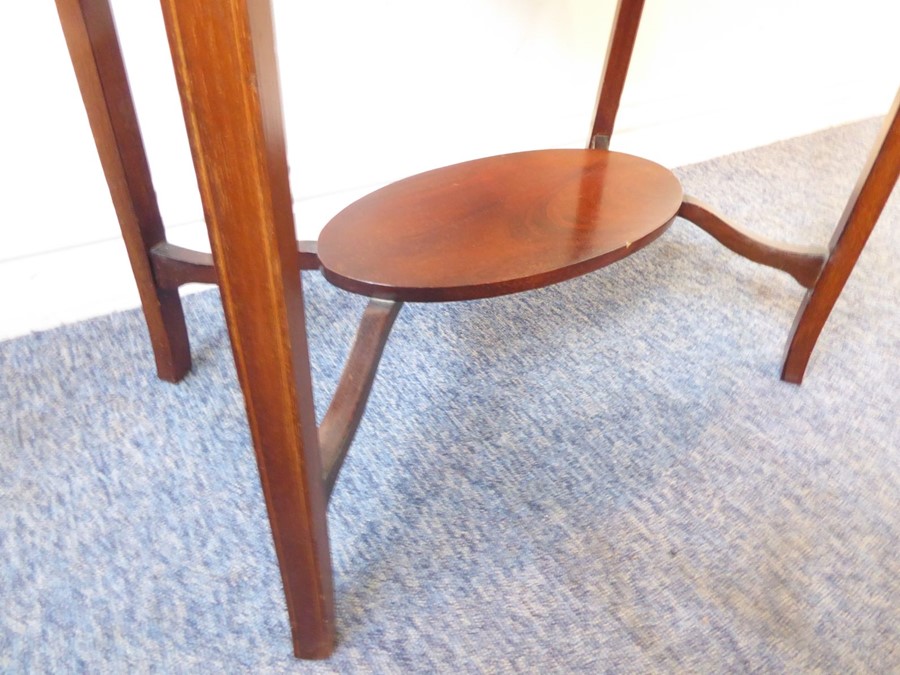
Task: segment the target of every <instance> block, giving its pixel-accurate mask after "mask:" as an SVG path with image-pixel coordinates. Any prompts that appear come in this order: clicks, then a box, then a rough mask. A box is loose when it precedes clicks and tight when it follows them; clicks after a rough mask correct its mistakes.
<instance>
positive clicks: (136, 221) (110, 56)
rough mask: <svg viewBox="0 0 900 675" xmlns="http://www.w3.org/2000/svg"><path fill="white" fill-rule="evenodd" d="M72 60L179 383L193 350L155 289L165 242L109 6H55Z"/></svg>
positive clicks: (151, 326)
mask: <svg viewBox="0 0 900 675" xmlns="http://www.w3.org/2000/svg"><path fill="white" fill-rule="evenodd" d="M56 9H57V12H58V13H59V20H60V23H61V25H62V29H63V34H64V35H65V38H66V44H67V45H68V48H69V56H70V57H71V59H72V65H73V67H74V69H75V76H76V78H77V80H78V86H79V89H80V90H81V98H82V100H83V101H84V107H85V110H86V111H87V115H88V121H89V122H90V125H91V132H92V133H93V136H94V142H95V144H96V146H97V153H98V154H99V156H100V163H101V165H102V166H103V173H104V174H105V176H106V182H107V185H108V186H109V191H110V195H111V196H112V201H113V206H114V207H115V210H116V216H117V218H118V220H119V227H120V229H121V230H122V237H123V239H124V240H125V248H126V249H127V250H128V258H129V260H130V262H131V269H132V271H133V272H134V278H135V282H136V283H137V287H138V293H139V294H140V297H141V306H142V307H143V310H144V317H145V318H146V321H147V328H148V331H149V333H150V342H151V344H152V345H153V356H154V358H155V359H156V372H157V374H158V375H159V377H160V378H161V379H163V380H167V381H169V382H177V381H178V380H180V379H181V378H183V377H184V376H185V375H186V374H187V373H188V371H189V370H190V369H191V352H190V346H189V344H188V334H187V328H186V327H185V323H184V312H183V311H182V308H181V299H180V298H179V296H178V291H177V290H176V289H170V288H164V287H161V286H159V285H158V284H157V283H156V279H155V277H154V274H153V269H152V263H151V251H152V250H153V248H154V247H155V246H158V245H160V244H164V243H165V241H166V235H165V231H164V229H163V223H162V218H161V217H160V214H159V207H158V206H157V202H156V193H155V192H154V190H153V182H152V181H151V178H150V169H149V166H148V164H147V157H146V154H145V152H144V143H143V140H142V138H141V132H140V128H139V127H138V120H137V115H136V114H135V110H134V102H133V100H132V97H131V90H130V88H129V86H128V79H127V77H126V74H125V66H124V63H123V61H122V52H121V49H120V47H119V39H118V36H117V34H116V27H115V23H114V22H113V16H112V12H111V11H110V7H109V1H108V0H56Z"/></svg>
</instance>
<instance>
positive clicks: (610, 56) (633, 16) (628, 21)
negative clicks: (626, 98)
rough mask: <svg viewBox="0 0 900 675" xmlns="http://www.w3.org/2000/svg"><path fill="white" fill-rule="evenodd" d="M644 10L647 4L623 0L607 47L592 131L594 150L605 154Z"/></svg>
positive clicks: (635, 0)
mask: <svg viewBox="0 0 900 675" xmlns="http://www.w3.org/2000/svg"><path fill="white" fill-rule="evenodd" d="M643 10H644V0H619V3H618V4H617V5H616V14H615V17H614V18H613V24H612V33H611V34H610V38H609V44H608V45H607V47H606V61H605V63H604V65H603V75H602V76H601V78H600V88H599V90H598V92H597V104H596V106H595V111H594V124H593V126H592V128H591V140H590V147H591V148H597V149H601V150H605V149H607V148H609V141H610V139H611V138H612V132H613V128H614V127H615V125H616V115H617V114H618V112H619V101H620V100H621V99H622V90H623V89H624V88H625V77H626V76H627V75H628V66H629V64H630V63H631V55H632V53H633V52H634V43H635V40H636V39H637V32H638V27H639V26H640V23H641V14H642V13H643Z"/></svg>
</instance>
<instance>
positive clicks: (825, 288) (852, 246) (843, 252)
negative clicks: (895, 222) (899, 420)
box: [781, 91, 900, 384]
mask: <svg viewBox="0 0 900 675" xmlns="http://www.w3.org/2000/svg"><path fill="white" fill-rule="evenodd" d="M898 174H900V91H898V92H897V96H896V98H895V99H894V104H893V105H892V106H891V110H890V112H889V113H888V116H887V119H886V121H885V124H884V128H883V129H882V131H881V135H880V136H879V138H878V140H877V142H876V143H875V145H874V146H873V148H872V152H871V154H870V155H869V160H868V162H867V163H866V166H865V168H864V169H863V171H862V173H861V174H860V176H859V180H858V181H857V183H856V187H855V188H854V190H853V193H852V194H851V196H850V200H849V201H848V202H847V207H846V208H845V209H844V214H843V215H842V216H841V219H840V221H839V222H838V226H837V228H836V229H835V233H834V236H833V238H832V240H831V244H830V245H829V249H830V253H829V255H828V259H827V261H826V262H825V266H824V267H823V268H822V272H821V274H820V275H819V278H818V279H817V280H816V283H815V284H814V285H813V287H812V288H810V290H809V291H808V292H807V293H806V297H804V299H803V304H802V305H801V306H800V311H799V312H798V313H797V317H796V318H795V319H794V325H793V327H792V328H791V334H790V337H789V338H788V344H787V349H786V353H785V357H784V365H783V368H782V371H781V379H782V380H784V381H786V382H793V383H795V384H800V383H801V382H802V381H803V375H804V373H805V372H806V366H807V364H808V363H809V357H810V355H811V354H812V350H813V348H814V347H815V346H816V341H817V340H818V339H819V334H820V333H821V332H822V328H823V327H824V326H825V322H826V321H827V320H828V315H829V314H831V310H832V308H833V307H834V303H835V302H836V301H837V299H838V296H839V295H840V294H841V291H842V290H843V288H844V284H845V283H846V282H847V279H848V277H849V276H850V273H851V272H852V271H853V267H854V265H856V261H857V260H858V259H859V255H860V253H862V250H863V247H864V246H865V245H866V241H867V240H868V238H869V235H870V234H871V233H872V228H874V227H875V223H876V221H877V220H878V217H879V216H880V215H881V211H882V209H883V208H884V205H885V203H886V202H887V200H888V197H890V195H891V191H892V190H893V188H894V185H895V184H896V183H897V177H898Z"/></svg>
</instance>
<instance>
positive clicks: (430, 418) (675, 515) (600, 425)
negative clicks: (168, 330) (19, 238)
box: [0, 122, 900, 673]
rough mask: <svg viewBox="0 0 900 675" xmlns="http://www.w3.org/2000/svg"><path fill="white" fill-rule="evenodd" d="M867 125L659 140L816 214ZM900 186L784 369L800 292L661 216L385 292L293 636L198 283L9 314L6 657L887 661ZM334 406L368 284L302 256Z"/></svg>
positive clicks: (723, 184)
mask: <svg viewBox="0 0 900 675" xmlns="http://www.w3.org/2000/svg"><path fill="white" fill-rule="evenodd" d="M876 130H877V123H875V122H865V123H860V124H855V125H850V126H846V127H841V128H838V129H833V130H828V131H824V132H821V133H818V134H814V135H812V136H809V137H804V138H799V139H794V140H791V141H788V142H784V143H779V144H776V145H773V146H769V147H766V148H761V149H758V150H753V151H750V152H746V153H741V154H738V155H733V156H729V157H725V158H721V159H717V160H714V161H710V162H705V163H702V164H698V165H695V166H690V167H686V168H683V169H681V170H679V171H678V173H679V175H680V177H681V178H682V180H683V182H684V184H685V186H686V191H687V192H689V193H691V194H694V195H695V196H697V197H700V198H705V199H707V200H708V201H710V202H711V203H713V204H715V205H716V206H717V207H719V208H720V209H721V210H722V211H724V212H725V213H727V214H729V215H731V216H733V217H734V218H735V219H736V220H737V221H738V222H742V223H746V224H747V225H748V226H750V227H752V229H754V230H755V231H757V232H759V233H761V234H763V235H767V236H772V237H778V238H781V239H785V240H791V241H795V242H798V243H811V242H818V243H823V244H824V243H825V242H827V241H828V239H829V237H830V232H831V229H832V227H833V225H834V222H835V220H836V219H837V217H838V216H839V215H840V212H841V211H842V208H843V203H844V200H845V199H846V196H847V195H848V194H849V192H850V190H851V188H852V185H853V183H854V181H855V177H856V173H857V171H858V170H859V168H860V166H861V165H862V163H863V160H864V158H865V154H866V151H867V148H868V145H869V143H871V141H872V139H873V137H874V135H875V132H876ZM898 257H900V204H898V199H896V198H895V199H893V200H892V202H891V203H890V204H889V207H888V210H887V211H886V213H885V217H884V219H883V221H882V222H881V223H880V224H879V226H878V227H877V228H876V229H875V232H874V234H873V236H872V239H871V241H870V243H869V246H868V247H867V249H866V251H865V252H864V254H863V256H862V258H861V260H860V263H859V265H858V267H857V269H856V271H855V273H854V275H853V277H852V278H851V280H850V283H849V284H848V286H847V289H846V291H845V293H844V295H843V297H842V299H841V300H840V302H839V303H838V305H837V308H836V309H835V311H834V314H833V316H832V318H831V321H830V323H829V324H828V326H827V327H826V329H825V331H824V333H823V336H822V339H821V340H820V342H819V346H818V349H817V351H816V352H815V354H814V357H813V360H812V363H811V367H810V371H809V374H808V376H807V381H806V383H805V384H804V385H803V386H802V387H799V388H798V387H795V386H793V385H788V384H784V383H782V382H780V381H779V380H778V372H779V366H780V359H781V354H782V349H783V345H784V341H785V338H786V336H787V333H788V329H789V327H790V324H791V321H792V320H793V316H794V313H795V311H796V309H797V307H798V304H799V302H800V299H801V297H802V289H801V288H800V287H799V286H798V285H797V284H796V283H794V282H793V280H792V279H790V278H789V277H787V275H784V274H781V273H779V272H776V271H773V270H770V269H766V268H762V267H758V266H756V265H754V264H752V263H749V262H746V261H744V260H742V259H740V258H738V257H737V256H735V255H733V254H731V253H730V252H728V251H727V250H725V249H723V248H722V247H720V246H719V245H718V244H717V243H715V242H714V241H713V240H712V239H710V238H709V237H708V236H706V235H705V234H703V233H702V232H700V231H699V230H697V229H695V228H693V226H691V225H689V224H687V223H684V222H681V221H678V222H677V223H676V224H675V225H674V226H673V228H672V230H671V231H670V232H669V233H668V234H666V235H665V236H664V237H663V238H662V239H661V240H660V241H659V242H658V243H656V244H654V245H652V246H650V247H649V248H648V249H647V250H645V251H642V252H641V253H639V254H638V255H635V256H632V257H630V258H628V259H627V260H625V261H623V262H621V263H617V264H616V265H613V266H612V267H609V268H607V269H604V270H601V271H600V272H598V273H595V274H592V275H589V276H587V277H584V278H581V279H578V280H575V281H571V282H566V283H564V284H560V285H558V286H555V287H552V288H547V289H543V290H540V291H534V292H530V293H526V294H522V295H519V296H514V297H507V298H502V299H498V300H490V301H477V302H470V303H461V304H449V305H410V306H407V307H405V308H404V309H403V311H402V313H401V314H400V317H399V319H398V322H397V326H396V329H395V331H394V334H393V335H392V337H391V340H390V342H389V344H388V347H387V350H386V353H385V358H384V361H383V364H382V367H381V370H380V372H379V376H378V380H377V382H376V385H375V389H374V392H373V395H372V399H371V402H370V405H369V411H368V413H367V416H366V418H365V420H364V422H363V425H362V427H361V429H360V432H359V434H358V436H357V439H356V442H355V443H354V446H353V448H352V449H351V452H350V455H349V458H348V460H347V464H346V465H345V468H344V470H343V473H342V475H341V478H340V481H339V483H338V487H337V490H336V492H335V495H334V498H333V500H332V504H331V507H330V511H329V525H330V532H331V546H332V551H333V555H334V567H335V584H336V597H337V614H338V626H339V631H340V637H339V640H340V644H339V646H338V648H337V651H336V653H335V654H334V656H333V658H332V659H331V660H330V661H328V662H325V663H317V664H311V663H303V662H298V661H295V660H294V659H293V658H292V657H291V655H290V640H289V631H288V624H287V616H286V612H285V608H284V600H283V597H282V591H281V584H280V579H279V576H278V572H277V568H276V563H275V558H274V552H273V549H272V544H271V539H270V534H269V530H268V523H267V520H266V516H265V511H264V507H263V502H262V497H261V492H260V488H259V484H258V477H257V474H256V467H255V463H254V459H253V453H252V450H251V448H250V444H249V437H248V431H247V427H246V423H245V420H244V416H243V407H242V400H241V395H240V392H239V389H238V387H237V384H236V380H235V375H234V367H233V363H232V359H231V356H230V350H229V346H228V341H227V337H226V332H225V328H224V325H223V320H222V316H221V309H220V306H219V301H218V296H217V294H216V292H215V291H210V292H208V293H203V294H200V295H195V296H191V297H189V298H187V300H186V307H187V313H188V322H189V326H190V329H191V333H192V340H193V346H194V355H195V367H194V371H193V374H191V375H190V376H189V377H188V378H187V380H186V381H185V382H183V383H182V384H180V385H177V386H173V385H168V384H165V383H162V382H159V381H158V380H156V378H155V377H154V371H153V365H152V358H151V354H150V351H149V345H148V341H147V338H146V331H145V329H144V327H143V321H142V317H141V315H140V314H139V313H138V312H136V311H131V312H125V313H120V314H115V315H111V316H106V317H102V318H98V319H96V320H91V321H87V322H83V323H80V324H77V325H74V326H68V327H64V328H60V329H57V330H52V331H48V332H44V333H39V334H34V335H31V336H28V337H25V338H21V339H16V340H11V341H7V342H4V343H0V378H2V379H0V387H2V390H3V391H2V396H0V415H2V419H4V420H5V422H4V424H3V425H2V426H0V552H2V560H0V598H2V601H0V606H2V609H0V670H2V671H3V672H25V673H42V672H46V673H57V672H108V673H120V672H166V673H180V672H342V673H357V672H378V673H395V672H453V673H457V672H490V673H496V672H504V673H505V672H524V673H544V672H604V671H605V672H635V673H646V672H716V673H721V672H800V671H821V672H835V673H850V672H854V673H856V672H872V673H889V672H895V673H896V672H900V647H898V644H900V556H898V550H900V510H898V503H900V424H898V409H900V310H898V305H900V303H898V299H900V266H898V264H897V260H898ZM305 281H306V287H305V289H306V295H307V301H308V315H309V316H308V322H309V330H310V343H311V345H312V360H313V365H314V377H315V382H316V391H315V396H316V405H317V408H318V410H319V413H320V414H321V412H322V409H323V408H324V404H325V403H326V402H327V400H328V398H329V395H330V392H331V391H332V389H333V387H334V384H335V382H336V378H337V375H338V373H339V371H340V368H341V366H342V363H343V359H344V357H345V355H346V353H347V351H348V348H349V344H350V340H351V338H352V335H353V332H354V330H355V327H356V324H357V321H358V318H359V315H360V313H361V311H362V307H363V301H362V300H361V299H360V298H357V297H354V296H351V295H348V294H345V293H343V292H340V291H338V290H336V289H334V288H332V287H330V286H329V285H328V284H326V283H325V282H323V280H322V279H321V278H320V277H319V276H318V275H314V274H311V275H308V276H306V277H305Z"/></svg>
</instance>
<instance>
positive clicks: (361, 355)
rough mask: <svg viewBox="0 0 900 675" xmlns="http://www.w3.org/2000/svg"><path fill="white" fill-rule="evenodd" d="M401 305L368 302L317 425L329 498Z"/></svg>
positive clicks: (386, 301)
mask: <svg viewBox="0 0 900 675" xmlns="http://www.w3.org/2000/svg"><path fill="white" fill-rule="evenodd" d="M402 306H403V305H402V303H399V302H391V301H389V300H370V301H369V304H368V306H367V307H366V310H365V312H364V313H363V318H362V321H361V322H360V324H359V329H358V330H357V332H356V338H355V339H354V341H353V347H352V348H351V350H350V355H349V356H348V357H347V362H346V363H345V364H344V370H343V372H342V373H341V379H340V381H339V382H338V386H337V389H336V390H335V392H334V396H333V397H332V399H331V405H329V406H328V410H327V412H326V413H325V417H324V418H323V419H322V424H321V425H319V445H320V447H321V448H322V467H323V478H324V480H325V490H326V492H327V493H328V494H329V495H331V491H332V490H333V489H334V484H335V482H337V477H338V473H339V472H340V470H341V466H342V465H343V463H344V457H345V456H346V455H347V450H348V449H349V448H350V444H351V443H352V442H353V437H354V436H355V435H356V430H357V429H358V428H359V423H360V420H362V416H363V413H364V412H365V410H366V402H367V401H368V399H369V392H370V391H371V390H372V383H373V382H374V381H375V374H376V372H377V370H378V363H379V361H380V360H381V355H382V352H383V351H384V346H385V344H386V343H387V339H388V336H389V335H390V333H391V327H392V326H393V325H394V320H395V319H396V318H397V314H399V312H400V309H401V307H402Z"/></svg>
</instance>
